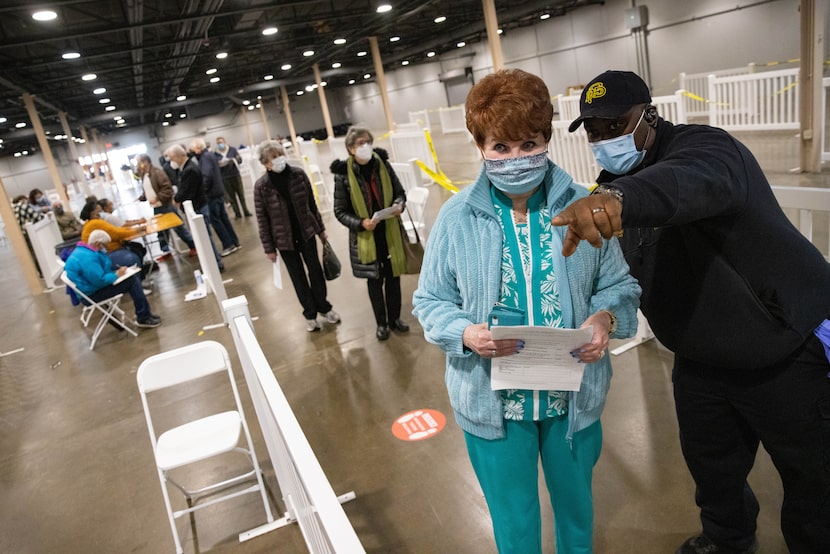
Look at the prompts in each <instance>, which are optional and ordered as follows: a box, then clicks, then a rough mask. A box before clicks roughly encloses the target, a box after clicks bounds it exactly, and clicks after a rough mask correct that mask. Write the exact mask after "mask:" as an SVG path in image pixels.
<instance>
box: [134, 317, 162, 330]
mask: <svg viewBox="0 0 830 554" xmlns="http://www.w3.org/2000/svg"><path fill="white" fill-rule="evenodd" d="M135 324H136V325H138V326H139V327H145V328H152V327H158V326H159V325H161V318H160V317H159V316H157V315H149V316H147V317H145V318H144V319H138V320H136V322H135Z"/></svg>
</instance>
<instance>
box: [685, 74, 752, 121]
mask: <svg viewBox="0 0 830 554" xmlns="http://www.w3.org/2000/svg"><path fill="white" fill-rule="evenodd" d="M754 72H755V64H752V63H751V64H749V65H746V66H744V67H733V68H730V69H718V70H715V71H706V72H703V73H680V75H678V79H677V81H678V84H679V86H680V89H681V90H685V91H686V92H688V93H689V94H687V95H686V96H684V99H683V107H684V108H685V110H686V116H687V117H690V118H691V117H708V116H709V106H708V105H707V101H706V98H707V95H708V94H709V75H714V76H715V77H731V76H733V75H747V74H749V73H754Z"/></svg>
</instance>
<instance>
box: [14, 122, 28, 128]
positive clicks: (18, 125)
mask: <svg viewBox="0 0 830 554" xmlns="http://www.w3.org/2000/svg"><path fill="white" fill-rule="evenodd" d="M14 126H15V127H16V128H17V129H22V128H23V127H25V126H26V123H25V122H23V121H21V122H20V123H15V124H14Z"/></svg>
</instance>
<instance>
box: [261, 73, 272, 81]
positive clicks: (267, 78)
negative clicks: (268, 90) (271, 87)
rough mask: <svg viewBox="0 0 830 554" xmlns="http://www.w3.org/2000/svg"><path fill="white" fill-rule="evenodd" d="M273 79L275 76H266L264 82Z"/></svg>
mask: <svg viewBox="0 0 830 554" xmlns="http://www.w3.org/2000/svg"><path fill="white" fill-rule="evenodd" d="M273 78H274V76H273V75H270V74H269V75H266V76H265V77H263V79H264V80H266V81H270V80H271V79H273Z"/></svg>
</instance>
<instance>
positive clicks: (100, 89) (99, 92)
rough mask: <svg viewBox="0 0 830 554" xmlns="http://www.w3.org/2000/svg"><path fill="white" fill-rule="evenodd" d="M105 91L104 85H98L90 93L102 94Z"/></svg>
mask: <svg viewBox="0 0 830 554" xmlns="http://www.w3.org/2000/svg"><path fill="white" fill-rule="evenodd" d="M105 92H107V89H105V88H104V87H100V88H97V89H95V90H93V91H92V94H104V93H105Z"/></svg>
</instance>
